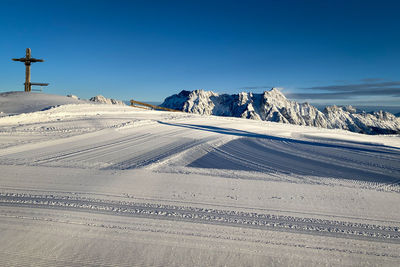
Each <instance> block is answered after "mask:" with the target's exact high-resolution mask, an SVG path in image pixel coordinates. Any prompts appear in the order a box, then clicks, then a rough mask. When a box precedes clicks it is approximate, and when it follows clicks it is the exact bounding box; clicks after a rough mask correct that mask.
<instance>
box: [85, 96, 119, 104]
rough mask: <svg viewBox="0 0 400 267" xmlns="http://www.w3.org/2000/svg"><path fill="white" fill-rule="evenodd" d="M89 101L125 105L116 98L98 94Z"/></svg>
mask: <svg viewBox="0 0 400 267" xmlns="http://www.w3.org/2000/svg"><path fill="white" fill-rule="evenodd" d="M89 101H92V102H96V103H101V104H110V105H125V103H124V102H123V101H120V100H115V99H112V98H106V97H104V96H102V95H97V96H94V97H92V98H90V99H89Z"/></svg>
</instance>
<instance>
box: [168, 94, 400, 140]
mask: <svg viewBox="0 0 400 267" xmlns="http://www.w3.org/2000/svg"><path fill="white" fill-rule="evenodd" d="M161 106H162V107H166V108H171V109H177V110H182V111H185V112H189V113H196V114H205V115H217V116H230V117H241V118H247V119H254V120H264V121H273V122H281V123H290V124H296V125H307V126H316V127H322V128H330V129H344V130H349V131H352V132H357V133H365V134H398V133H400V118H397V117H396V116H394V115H393V114H391V113H389V112H384V111H379V112H373V113H365V112H362V113H359V112H357V110H356V109H355V108H353V107H351V106H347V107H339V106H329V107H326V108H325V110H324V111H323V112H321V111H319V110H318V109H317V108H316V107H314V106H312V105H310V104H309V103H298V102H296V101H291V100H288V99H287V98H286V97H285V96H284V94H283V93H282V92H281V91H279V90H278V89H275V88H273V89H271V90H270V91H265V92H264V93H262V94H253V93H244V92H243V93H240V94H234V95H228V94H218V93H214V92H212V91H204V90H195V91H182V92H180V93H179V94H175V95H172V96H170V97H167V98H166V99H165V100H164V102H163V103H162V104H161Z"/></svg>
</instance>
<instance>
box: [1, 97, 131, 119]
mask: <svg viewBox="0 0 400 267" xmlns="http://www.w3.org/2000/svg"><path fill="white" fill-rule="evenodd" d="M87 103H92V104H114V105H125V103H123V102H122V101H119V100H115V99H110V98H106V97H104V96H102V95H97V96H95V97H92V98H90V99H89V100H85V99H79V98H78V97H77V96H75V95H68V96H61V95H52V94H44V93H34V92H21V91H15V92H5V93H0V117H4V116H8V115H16V114H21V113H30V112H35V111H40V110H44V109H48V108H51V107H56V106H60V105H66V104H87Z"/></svg>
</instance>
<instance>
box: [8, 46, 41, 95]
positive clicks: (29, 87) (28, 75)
mask: <svg viewBox="0 0 400 267" xmlns="http://www.w3.org/2000/svg"><path fill="white" fill-rule="evenodd" d="M12 60H14V61H20V62H25V83H24V85H25V92H30V91H31V90H32V85H39V86H47V85H49V84H48V83H31V63H35V62H44V60H43V59H36V58H32V57H31V49H30V48H27V49H26V55H25V57H22V58H13V59H12Z"/></svg>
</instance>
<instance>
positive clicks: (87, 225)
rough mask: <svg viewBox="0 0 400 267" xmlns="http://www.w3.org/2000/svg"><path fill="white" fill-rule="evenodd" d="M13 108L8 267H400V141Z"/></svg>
mask: <svg viewBox="0 0 400 267" xmlns="http://www.w3.org/2000/svg"><path fill="white" fill-rule="evenodd" d="M56 100H57V101H56ZM52 101H53V102H52ZM64 104H65V105H64ZM0 112H2V114H3V115H2V117H1V118H0V168H1V169H0V265H2V266H10V265H39V266H40V265H51V266H66V265H67V266H82V265H84V266H110V265H113V266H135V265H145V266H149V265H151V266H274V265H278V266H280V265H284V266H289V265H294V266H310V265H314V266H315V265H318V266H319V265H337V266H346V265H357V266H369V265H372V266H398V265H400V206H399V203H400V136H399V135H374V136H372V135H363V134H357V133H351V132H349V131H344V130H339V129H335V130H332V129H322V128H315V127H309V126H299V125H291V124H281V123H275V122H265V121H257V120H247V119H240V118H228V117H216V116H208V115H196V114H188V113H179V112H161V111H151V110H144V109H139V108H134V107H129V106H122V105H107V104H88V103H87V102H82V101H80V100H76V99H73V98H67V97H61V96H52V95H46V94H32V93H31V94H26V93H24V92H20V93H12V94H0ZM27 112H30V113H27Z"/></svg>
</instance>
